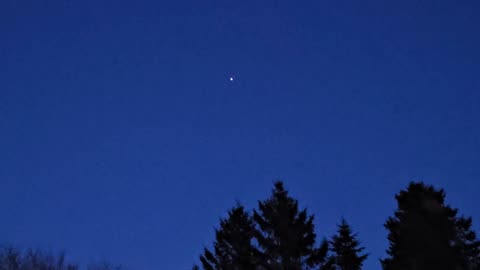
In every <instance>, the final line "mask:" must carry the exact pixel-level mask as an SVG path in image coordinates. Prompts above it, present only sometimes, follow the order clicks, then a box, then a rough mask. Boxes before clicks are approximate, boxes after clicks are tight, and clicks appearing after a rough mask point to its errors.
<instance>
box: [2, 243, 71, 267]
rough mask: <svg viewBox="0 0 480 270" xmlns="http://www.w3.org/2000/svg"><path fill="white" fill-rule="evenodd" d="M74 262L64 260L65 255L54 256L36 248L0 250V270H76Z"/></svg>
mask: <svg viewBox="0 0 480 270" xmlns="http://www.w3.org/2000/svg"><path fill="white" fill-rule="evenodd" d="M77 269H78V266H77V265H75V264H71V263H67V262H65V255H64V254H63V253H60V254H59V255H57V256H55V255H53V254H51V253H45V252H41V251H38V250H28V251H26V252H24V253H22V252H20V251H19V250H17V249H15V248H13V247H7V248H4V249H3V250H2V251H1V252H0V270H77Z"/></svg>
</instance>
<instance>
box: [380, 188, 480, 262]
mask: <svg viewBox="0 0 480 270" xmlns="http://www.w3.org/2000/svg"><path fill="white" fill-rule="evenodd" d="M395 198H396V200H397V203H398V209H397V210H396V211H395V213H394V216H393V217H389V218H388V220H387V222H386V223H385V227H386V228H387V230H388V231H389V234H388V240H389V241H390V247H389V248H388V250H387V254H388V257H387V258H385V259H383V260H381V262H382V266H383V269H384V270H397V269H402V270H410V269H411V270H418V269H435V270H444V269H445V270H452V269H453V270H457V269H462V270H463V269H478V261H479V255H480V252H479V242H478V240H477V239H476V235H475V233H474V232H473V231H472V230H471V229H470V227H471V219H469V218H463V217H457V210H456V209H453V208H451V207H450V206H448V205H446V204H445V202H444V199H445V192H444V191H443V190H442V189H440V190H436V189H434V188H433V187H432V186H428V185H425V184H424V183H421V182H420V183H414V182H412V183H410V184H409V186H408V188H407V189H406V190H402V191H400V193H399V194H397V195H396V196H395ZM475 267H477V268H475Z"/></svg>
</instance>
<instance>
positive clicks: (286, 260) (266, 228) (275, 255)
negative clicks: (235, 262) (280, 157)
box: [253, 182, 328, 270]
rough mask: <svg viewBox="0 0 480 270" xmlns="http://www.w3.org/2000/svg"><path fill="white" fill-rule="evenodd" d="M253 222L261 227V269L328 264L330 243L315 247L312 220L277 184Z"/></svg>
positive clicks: (299, 268)
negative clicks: (327, 257)
mask: <svg viewBox="0 0 480 270" xmlns="http://www.w3.org/2000/svg"><path fill="white" fill-rule="evenodd" d="M258 208H259V210H258V212H257V211H256V210H254V214H253V219H254V220H255V222H256V223H257V225H258V230H257V234H256V240H257V241H258V244H259V247H260V252H261V254H262V256H261V262H262V266H263V267H264V268H266V269H269V270H303V269H313V267H317V266H319V265H321V264H326V255H327V252H328V243H327V242H326V241H324V242H323V243H322V246H321V248H316V247H315V238H316V235H315V232H314V224H313V216H311V215H307V211H306V209H303V210H301V211H300V210H299V208H298V202H297V200H295V199H293V198H292V197H290V196H289V195H288V192H287V191H286V190H285V188H284V186H283V183H282V182H276V183H275V186H274V189H273V191H272V194H271V197H270V198H268V199H267V200H265V201H260V202H259V203H258Z"/></svg>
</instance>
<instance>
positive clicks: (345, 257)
mask: <svg viewBox="0 0 480 270" xmlns="http://www.w3.org/2000/svg"><path fill="white" fill-rule="evenodd" d="M356 238H357V235H356V234H354V233H352V229H351V227H350V225H349V224H348V223H347V221H346V220H345V219H344V218H342V221H341V223H340V225H338V230H337V234H336V235H334V236H332V240H331V241H330V244H331V248H330V249H331V251H332V253H333V255H332V258H333V260H334V264H335V269H338V270H360V269H362V265H363V261H364V260H365V259H367V257H368V255H367V254H363V255H362V254H360V253H361V252H362V251H363V250H364V249H365V248H363V247H360V243H359V242H358V240H357V239H356Z"/></svg>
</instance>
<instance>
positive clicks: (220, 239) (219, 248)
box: [200, 205, 256, 270]
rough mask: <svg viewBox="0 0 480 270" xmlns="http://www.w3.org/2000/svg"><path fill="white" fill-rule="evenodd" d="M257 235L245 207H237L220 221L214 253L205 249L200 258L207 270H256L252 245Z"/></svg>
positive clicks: (254, 250) (254, 251)
mask: <svg viewBox="0 0 480 270" xmlns="http://www.w3.org/2000/svg"><path fill="white" fill-rule="evenodd" d="M254 234H255V225H254V223H253V220H252V219H251V217H250V216H249V215H248V213H246V212H245V210H244V208H243V206H240V205H237V206H236V207H234V208H233V209H231V210H230V211H229V212H228V218H227V219H222V220H221V221H220V228H219V229H217V230H216V232H215V238H216V240H215V243H214V252H213V253H212V252H211V251H209V250H208V249H206V248H205V250H204V254H203V255H202V256H201V257H200V261H201V262H202V266H203V268H204V269H205V270H252V269H255V264H256V262H255V253H256V249H255V247H254V246H253V244H252V240H253V237H254Z"/></svg>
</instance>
